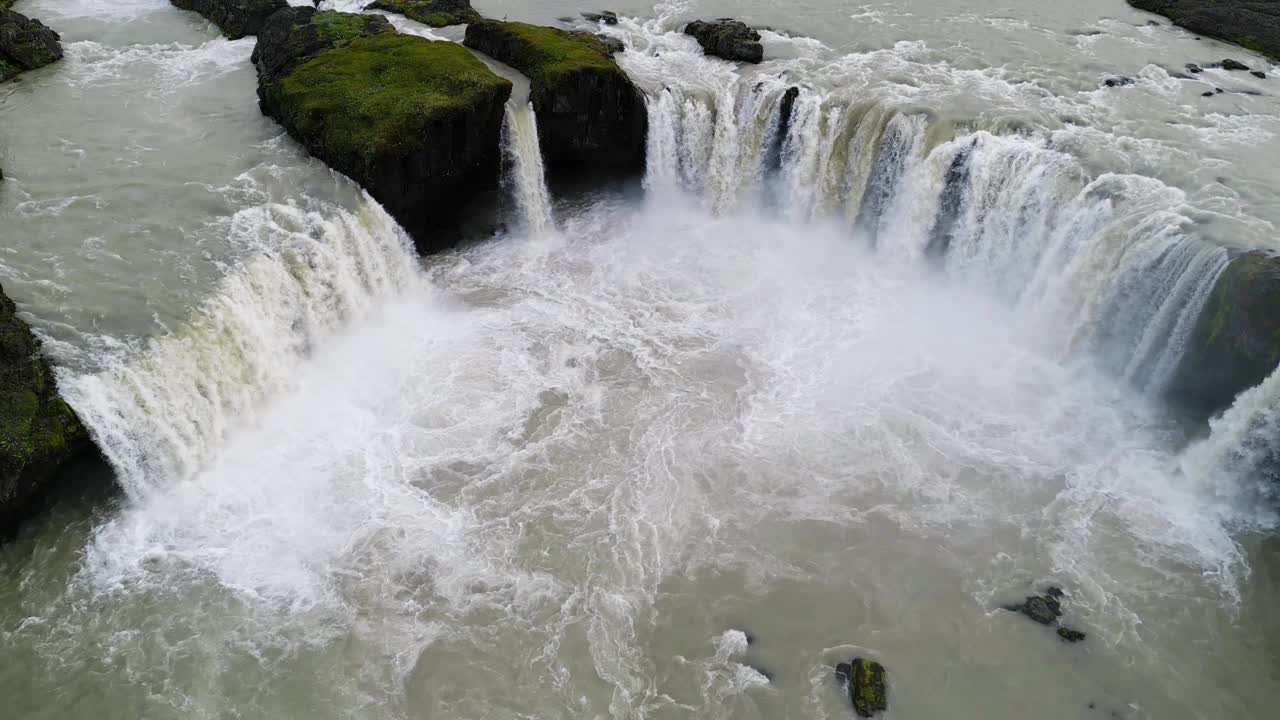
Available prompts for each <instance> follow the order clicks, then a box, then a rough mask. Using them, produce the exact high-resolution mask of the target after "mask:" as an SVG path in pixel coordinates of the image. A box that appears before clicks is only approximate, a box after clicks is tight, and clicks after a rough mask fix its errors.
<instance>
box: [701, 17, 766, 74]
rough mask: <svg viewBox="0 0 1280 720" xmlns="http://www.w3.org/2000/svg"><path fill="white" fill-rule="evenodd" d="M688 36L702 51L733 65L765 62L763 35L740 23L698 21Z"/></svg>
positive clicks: (725, 20)
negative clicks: (761, 37) (734, 63)
mask: <svg viewBox="0 0 1280 720" xmlns="http://www.w3.org/2000/svg"><path fill="white" fill-rule="evenodd" d="M684 32H685V34H686V35H690V36H692V37H693V38H694V39H695V40H697V41H698V44H699V45H701V46H702V51H703V52H705V53H706V54H708V55H714V56H716V57H718V58H723V59H725V60H728V61H730V62H749V63H758V62H760V61H761V60H764V46H763V45H761V44H760V33H758V32H756V31H755V30H754V29H753V28H751V27H750V26H748V25H747V24H746V23H744V22H742V21H740V20H730V19H728V18H724V19H721V20H714V21H707V20H695V21H693V22H691V23H689V24H688V25H687V26H685V29H684Z"/></svg>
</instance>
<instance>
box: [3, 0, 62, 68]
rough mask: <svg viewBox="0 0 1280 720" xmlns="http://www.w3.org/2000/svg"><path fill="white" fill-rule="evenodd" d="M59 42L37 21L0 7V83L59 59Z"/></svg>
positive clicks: (54, 35)
mask: <svg viewBox="0 0 1280 720" xmlns="http://www.w3.org/2000/svg"><path fill="white" fill-rule="evenodd" d="M60 39H61V38H59V37H58V33H56V32H54V31H52V30H50V29H49V28H47V27H45V26H44V24H43V23H41V22H40V21H39V20H32V19H31V18H29V17H27V16H26V15H22V14H20V13H16V12H14V11H12V10H6V9H3V8H0V82H4V81H5V80H8V79H9V78H11V77H14V76H15V75H17V74H18V73H20V72H23V71H24V70H35V69H36V68H38V67H44V66H45V65H48V64H49V63H51V62H54V61H55V60H59V59H61V58H62V44H61V43H59V42H58V41H59V40H60Z"/></svg>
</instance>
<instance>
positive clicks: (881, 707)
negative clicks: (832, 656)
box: [836, 658, 889, 718]
mask: <svg viewBox="0 0 1280 720" xmlns="http://www.w3.org/2000/svg"><path fill="white" fill-rule="evenodd" d="M836 680H838V681H839V682H840V685H841V686H842V687H847V688H848V689H849V699H850V700H852V701H853V709H854V712H856V713H857V714H858V716H859V717H864V718H869V717H873V716H875V714H876V713H880V712H884V711H885V710H888V709H889V688H888V683H887V681H886V679H885V670H884V666H883V665H881V664H880V663H878V662H876V661H874V660H867V659H866V658H854V659H853V660H852V661H851V662H847V663H840V664H839V665H836Z"/></svg>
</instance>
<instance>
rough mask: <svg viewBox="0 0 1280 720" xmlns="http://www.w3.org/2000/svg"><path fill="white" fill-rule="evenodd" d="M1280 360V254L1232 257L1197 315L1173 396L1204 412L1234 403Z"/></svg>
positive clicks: (1175, 378) (1173, 383) (1171, 391)
mask: <svg viewBox="0 0 1280 720" xmlns="http://www.w3.org/2000/svg"><path fill="white" fill-rule="evenodd" d="M1277 365H1280V257H1274V256H1272V255H1270V254H1268V253H1264V252H1251V253H1246V254H1244V255H1240V256H1238V257H1236V258H1234V259H1232V260H1231V263H1230V264H1229V265H1227V269H1226V270H1224V271H1223V272H1222V275H1221V276H1219V278H1218V282H1217V284H1216V285H1215V286H1214V288H1213V292H1212V293H1211V294H1210V296H1209V299H1208V301H1207V302H1206V303H1205V306H1204V309H1203V310H1202V311H1201V313H1200V317H1199V318H1198V319H1197V321H1196V324H1195V327H1194V328H1193V329H1192V331H1191V336H1190V337H1189V338H1188V339H1187V346H1186V351H1185V352H1184V353H1183V356H1182V360H1181V362H1180V363H1179V365H1178V369H1177V370H1176V371H1175V372H1174V376H1173V379H1172V381H1171V382H1170V384H1169V390H1168V392H1169V394H1170V397H1171V399H1172V400H1173V401H1174V402H1176V403H1178V404H1180V405H1183V406H1185V407H1187V408H1189V409H1191V410H1192V411H1194V412H1197V413H1199V414H1201V415H1202V416H1208V415H1211V414H1213V413H1216V412H1218V411H1220V410H1223V409H1225V408H1227V407H1229V406H1230V405H1231V402H1232V401H1233V400H1234V399H1235V397H1236V395H1239V394H1240V393H1241V392H1243V391H1245V390H1247V389H1249V388H1251V387H1253V386H1254V385H1257V384H1258V383H1260V382H1262V381H1263V380H1264V379H1265V378H1266V377H1267V376H1268V375H1270V374H1271V373H1272V372H1274V371H1275V370H1276V366H1277Z"/></svg>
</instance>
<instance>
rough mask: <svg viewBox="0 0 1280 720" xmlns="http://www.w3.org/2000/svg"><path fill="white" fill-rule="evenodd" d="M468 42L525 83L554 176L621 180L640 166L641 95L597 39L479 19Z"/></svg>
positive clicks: (645, 126) (643, 122) (643, 131)
mask: <svg viewBox="0 0 1280 720" xmlns="http://www.w3.org/2000/svg"><path fill="white" fill-rule="evenodd" d="M465 42H466V46H467V47H469V48H473V49H475V50H478V51H480V52H482V53H484V54H486V55H488V56H490V57H492V58H494V59H496V60H499V61H501V62H504V63H506V64H508V65H510V66H511V67H513V68H515V69H517V70H519V71H520V72H521V73H523V74H524V75H526V76H527V77H528V78H529V81H530V98H529V99H530V101H531V102H532V103H533V109H534V113H535V115H536V116H537V120H538V141H539V144H540V146H541V148H542V155H543V157H544V159H545V161H546V167H547V173H548V175H549V176H550V177H551V179H553V180H556V179H565V178H573V177H582V176H594V177H599V176H609V175H615V176H616V175H626V174H632V173H638V172H639V171H640V170H641V169H642V168H643V167H644V152H645V134H646V132H647V131H648V115H647V113H646V110H645V105H644V98H643V96H642V95H641V94H640V91H639V90H637V89H636V87H635V85H633V84H632V83H631V79H630V78H628V77H627V74H626V73H625V72H623V71H622V69H621V68H620V67H618V64H617V62H615V61H614V59H613V57H612V55H611V52H610V48H609V47H608V46H607V45H606V44H605V43H604V42H602V41H601V40H600V38H598V37H596V36H595V35H592V34H591V33H587V32H574V31H569V30H561V29H559V28H550V27H542V26H539V25H528V24H525V23H516V22H499V21H496V20H480V21H478V22H474V23H471V24H470V25H468V26H467V34H466V41H465Z"/></svg>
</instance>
